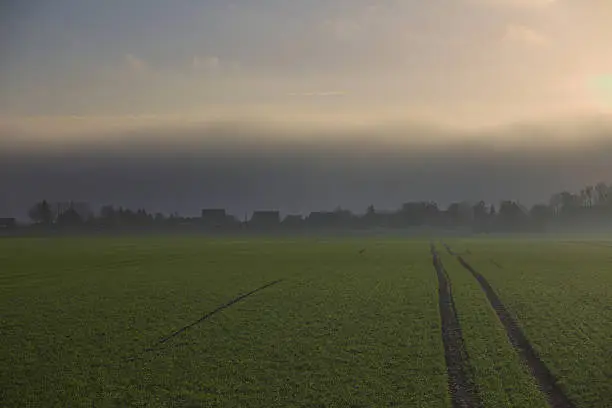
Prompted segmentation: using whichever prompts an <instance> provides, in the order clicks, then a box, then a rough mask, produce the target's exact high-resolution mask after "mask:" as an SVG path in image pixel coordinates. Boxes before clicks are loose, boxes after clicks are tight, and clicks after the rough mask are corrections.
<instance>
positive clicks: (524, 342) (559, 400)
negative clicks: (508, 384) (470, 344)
mask: <svg viewBox="0 0 612 408" xmlns="http://www.w3.org/2000/svg"><path fill="white" fill-rule="evenodd" d="M457 260H458V261H459V263H460V264H461V266H463V267H464V268H465V269H467V270H468V271H469V272H470V273H471V274H472V276H473V277H474V278H475V279H476V280H477V281H478V283H479V284H480V287H481V288H482V290H483V292H484V293H485V295H486V296H487V299H488V300H489V303H490V304H491V307H492V308H493V310H495V313H496V314H497V317H498V319H499V321H500V322H501V324H502V325H503V327H504V328H505V329H506V334H507V336H508V340H509V341H510V344H512V346H513V347H514V349H515V350H516V352H517V353H518V354H519V356H520V357H521V359H522V360H523V361H524V363H525V364H526V365H527V367H529V371H530V372H531V374H532V375H533V377H534V378H535V379H536V381H537V383H538V385H539V387H540V390H541V391H542V392H543V393H544V394H545V395H546V398H547V400H548V404H549V405H550V406H551V407H552V408H575V405H574V404H573V403H572V401H571V400H570V399H569V398H568V397H567V396H566V395H565V393H564V392H563V390H562V389H561V387H560V386H559V384H558V382H557V379H556V378H555V376H554V375H553V374H552V373H551V372H550V370H549V369H548V367H546V364H544V362H543V361H542V360H541V359H540V357H539V355H538V353H537V352H536V350H535V349H534V348H533V346H532V345H531V343H530V342H529V340H528V339H527V337H526V336H525V334H524V333H523V330H522V329H521V327H520V326H519V324H518V322H517V321H516V320H515V319H514V317H512V315H511V314H510V312H509V311H508V309H507V308H506V306H505V305H504V304H503V302H502V301H501V299H500V298H499V296H498V295H497V293H496V292H495V290H494V289H493V287H492V286H491V284H489V282H488V281H487V279H486V278H485V277H484V276H483V275H481V274H480V273H479V272H478V271H476V270H475V269H474V268H473V267H472V266H471V265H470V264H469V263H468V262H466V261H465V259H463V258H462V257H461V255H457Z"/></svg>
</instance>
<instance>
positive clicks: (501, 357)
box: [0, 237, 612, 407]
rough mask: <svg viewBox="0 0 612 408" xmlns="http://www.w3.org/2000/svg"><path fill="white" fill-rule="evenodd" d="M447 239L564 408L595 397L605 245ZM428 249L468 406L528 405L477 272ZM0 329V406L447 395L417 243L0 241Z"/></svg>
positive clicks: (604, 370)
mask: <svg viewBox="0 0 612 408" xmlns="http://www.w3.org/2000/svg"><path fill="white" fill-rule="evenodd" d="M449 243H450V244H451V246H452V247H453V248H454V249H455V250H456V251H457V252H461V253H463V252H464V251H465V250H466V249H468V248H469V250H470V253H471V254H469V255H465V258H466V259H467V260H468V261H469V262H470V263H471V264H472V265H473V266H474V267H475V268H476V269H477V270H478V271H480V272H481V273H482V274H483V275H485V276H486V278H487V279H488V280H489V282H490V283H491V285H492V286H493V287H494V288H495V290H496V291H497V293H498V294H499V295H500V298H501V299H502V300H503V301H504V303H505V304H506V306H507V308H508V309H509V310H510V311H511V312H512V313H513V314H514V315H515V316H516V317H517V320H518V322H519V324H520V325H521V326H522V328H523V330H524V331H525V334H526V335H527V337H528V338H529V339H530V341H531V342H532V344H533V345H534V347H535V348H536V349H537V350H538V352H539V353H540V355H541V357H542V359H543V361H544V362H545V363H546V364H547V365H548V367H549V368H550V369H551V371H553V373H554V374H555V375H556V376H557V377H558V378H559V380H560V382H561V384H562V386H563V388H564V389H565V390H566V391H567V394H568V395H569V396H570V397H571V398H572V400H573V401H574V402H576V405H577V406H579V407H591V406H602V407H603V406H606V404H609V396H610V395H612V381H610V378H611V377H612V372H611V371H610V367H612V354H611V352H610V347H609V339H610V338H612V296H611V295H612V293H611V290H612V268H610V262H612V254H611V253H610V252H611V250H612V248H607V247H606V246H605V245H608V244H605V243H604V244H602V243H601V242H599V243H597V242H595V243H593V242H591V244H590V245H587V244H585V243H567V242H566V243H564V242H560V241H537V240H530V241H528V242H524V241H518V240H509V239H492V240H489V241H487V240H484V239H478V240H476V239H472V240H457V239H456V240H453V241H452V242H449ZM595 245H598V246H595ZM610 245H612V244H610ZM362 248H365V249H366V251H365V252H364V253H363V254H359V250H361V249H362ZM439 249H440V254H441V255H442V260H443V262H444V264H445V266H446V269H447V270H448V274H449V276H450V279H451V282H452V288H453V295H454V297H455V303H456V308H457V310H458V314H459V319H460V323H461V325H462V330H463V336H464V341H465V345H466V348H467V351H468V353H469V356H470V365H471V368H472V371H473V372H474V377H475V380H476V382H477V386H478V389H479V392H480V394H481V397H482V399H483V401H484V405H485V406H486V407H502V406H516V407H543V406H546V403H545V400H544V398H543V396H542V395H541V393H540V392H539V391H538V390H537V387H536V386H535V382H534V380H533V379H532V378H531V377H530V375H529V373H528V371H527V369H526V368H525V367H524V366H523V365H522V363H521V361H520V359H519V358H518V357H517V355H516V353H515V352H514V350H513V349H512V347H511V346H510V344H509V342H508V340H507V338H506V335H505V331H504V329H503V327H502V326H501V324H500V323H499V321H498V320H497V318H496V316H495V314H494V312H493V310H492V309H491V307H490V306H489V304H488V302H487V300H486V297H485V296H484V294H483V293H482V291H481V289H480V287H479V286H478V284H477V282H476V281H475V280H474V278H473V277H472V276H471V275H470V274H469V272H468V271H466V270H465V269H463V268H462V267H461V266H460V265H459V264H458V263H457V261H456V260H455V259H454V258H453V257H451V256H450V255H448V254H446V253H445V252H444V251H443V250H442V248H439ZM500 266H501V268H500ZM277 279H282V282H280V283H279V284H277V285H274V286H271V287H269V288H267V289H264V290H262V291H260V292H257V293H255V294H253V295H251V296H249V297H248V298H246V299H244V300H242V301H240V302H238V303H236V304H234V305H232V306H231V307H229V308H227V309H225V310H223V311H221V312H219V313H217V314H215V315H213V316H211V317H210V318H209V319H207V320H205V321H203V322H201V323H199V324H197V325H194V326H193V327H191V328H190V329H188V330H185V331H184V332H182V333H180V334H178V335H177V336H176V337H173V338H172V339H171V340H169V341H168V342H167V343H164V344H159V340H160V339H161V338H163V337H165V336H168V335H170V334H171V333H173V332H175V331H176V330H179V329H180V328H182V327H184V326H185V325H188V324H190V323H192V322H194V321H196V320H198V319H200V318H201V317H202V316H203V315H205V314H206V313H208V312H210V311H212V310H214V309H216V308H217V307H219V306H220V305H222V304H225V303H227V302H228V301H230V300H231V299H233V298H235V297H236V296H239V295H241V294H244V293H247V292H249V291H252V290H253V289H256V288H258V287H260V286H262V285H264V284H266V283H268V282H271V281H274V280H277ZM0 335H1V337H2V348H0V384H2V387H0V406H11V407H12V406H16V407H18V406H45V407H46V406H58V407H60V406H61V407H63V406H75V407H78V406H92V405H95V406H117V407H123V406H153V407H170V406H174V407H196V406H206V407H298V406H299V407H318V406H320V407H323V406H325V407H351V406H352V407H371V406H408V407H412V406H423V407H450V397H449V395H448V391H447V389H448V388H447V375H446V365H445V358H444V349H443V344H442V339H441V327H440V316H439V311H438V299H437V279H436V275H435V273H434V270H433V267H432V263H431V256H430V254H429V248H428V242H426V241H420V240H401V239H387V240H384V239H374V238H365V239H330V240H314V239H297V240H293V241H281V240H264V239H255V238H250V239H244V240H232V239H229V238H224V239H219V240H213V239H204V238H197V237H191V238H176V237H172V238H168V237H150V238H131V239H130V238H115V239H111V238H87V239H72V238H58V239H2V240H0ZM149 348H153V349H154V350H153V351H146V350H147V349H149Z"/></svg>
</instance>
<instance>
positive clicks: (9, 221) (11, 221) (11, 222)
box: [0, 218, 17, 230]
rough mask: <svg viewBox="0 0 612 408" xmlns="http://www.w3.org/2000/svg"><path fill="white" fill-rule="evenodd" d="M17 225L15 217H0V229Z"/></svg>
mask: <svg viewBox="0 0 612 408" xmlns="http://www.w3.org/2000/svg"><path fill="white" fill-rule="evenodd" d="M16 226H17V220H15V218H0V230H7V229H13V228H15V227H16Z"/></svg>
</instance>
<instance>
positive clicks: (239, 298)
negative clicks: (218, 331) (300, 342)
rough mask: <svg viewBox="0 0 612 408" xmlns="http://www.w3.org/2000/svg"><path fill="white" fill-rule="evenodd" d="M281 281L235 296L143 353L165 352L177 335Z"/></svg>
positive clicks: (163, 338) (130, 359) (132, 358)
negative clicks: (168, 344)
mask: <svg viewBox="0 0 612 408" xmlns="http://www.w3.org/2000/svg"><path fill="white" fill-rule="evenodd" d="M282 281H283V280H282V279H278V280H275V281H272V282H269V283H266V284H265V285H263V286H260V287H258V288H256V289H253V290H251V291H250V292H247V293H244V294H242V295H240V296H237V297H235V298H233V299H232V300H230V301H229V302H226V303H224V304H222V305H220V306H218V307H217V308H216V309H214V310H212V311H210V312H208V313H206V314H205V315H204V316H202V317H200V318H199V319H198V320H195V321H193V322H191V323H189V324H187V325H185V326H183V327H181V328H180V329H178V330H176V331H174V332H172V333H170V334H168V335H166V336H164V337H162V338H161V339H159V340H158V341H157V343H155V345H154V346H152V347H148V348H146V349H144V352H145V353H150V352H161V351H164V350H166V349H167V348H171V347H170V346H167V345H165V344H166V343H168V341H170V340H172V339H173V338H175V337H176V336H178V335H179V334H181V333H183V332H185V331H187V330H188V329H190V328H192V327H194V326H196V325H198V324H200V323H202V322H204V321H205V320H208V319H210V318H211V317H212V316H214V315H215V314H217V313H219V312H221V311H223V310H225V309H227V308H229V307H231V306H233V305H235V304H236V303H238V302H240V301H242V300H244V299H246V298H247V297H249V296H251V295H254V294H255V293H257V292H260V291H262V290H264V289H267V288H269V287H271V286H274V285H276V284H278V283H280V282H282ZM164 345H165V347H164ZM184 345H188V343H180V344H176V346H177V347H180V346H184ZM160 346H161V347H160ZM135 359H136V357H130V358H128V359H127V361H133V360H135Z"/></svg>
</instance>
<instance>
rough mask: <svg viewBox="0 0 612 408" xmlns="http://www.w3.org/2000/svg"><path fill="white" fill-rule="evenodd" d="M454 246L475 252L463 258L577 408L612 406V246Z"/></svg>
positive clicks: (531, 243) (514, 242)
mask: <svg viewBox="0 0 612 408" xmlns="http://www.w3.org/2000/svg"><path fill="white" fill-rule="evenodd" d="M453 247H456V248H457V249H458V250H459V251H462V250H465V249H466V248H469V250H470V252H471V255H466V256H465V258H466V259H468V260H469V262H470V263H471V264H472V266H473V267H474V268H476V269H477V270H478V271H479V272H481V273H482V274H483V275H485V276H486V278H487V279H488V280H489V282H490V283H491V285H493V286H494V287H495V289H496V291H497V292H498V294H499V296H500V297H501V298H502V300H503V301H504V303H505V304H506V306H507V307H508V308H509V309H510V310H511V311H512V312H513V313H514V315H515V316H516V317H517V320H518V322H519V324H521V326H522V327H523V330H524V331H525V334H526V335H527V337H528V338H529V339H530V342H531V343H532V345H533V346H534V347H535V349H536V350H537V351H538V353H539V354H540V356H541V358H542V360H543V361H544V362H545V363H546V365H547V366H548V367H549V368H550V369H551V371H552V372H553V374H555V376H556V377H557V378H558V379H559V381H560V383H561V385H562V387H563V388H564V389H565V391H566V393H567V395H568V396H569V397H570V398H571V399H572V400H573V401H574V402H575V403H576V405H577V406H579V407H594V406H601V407H603V406H612V405H610V396H611V395H612V348H611V347H610V339H611V338H612V242H603V241H593V240H584V241H580V242H576V241H561V240H556V241H537V240H529V241H521V240H508V239H506V240H495V241H494V240H492V241H484V240H466V241H460V242H456V243H454V244H453ZM500 267H501V268H500Z"/></svg>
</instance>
